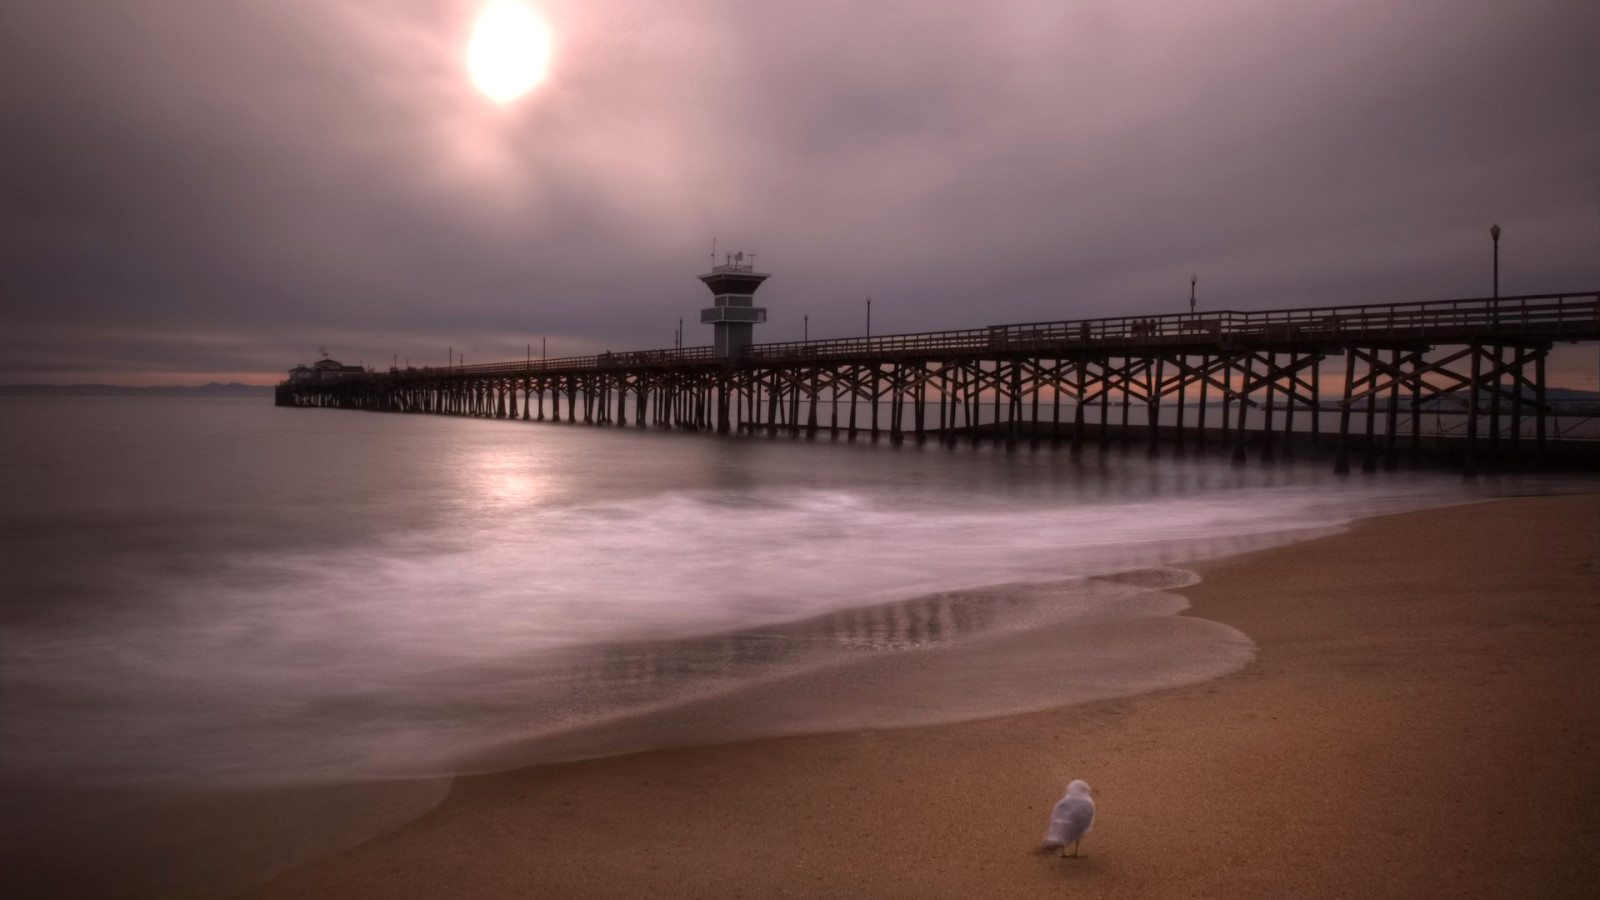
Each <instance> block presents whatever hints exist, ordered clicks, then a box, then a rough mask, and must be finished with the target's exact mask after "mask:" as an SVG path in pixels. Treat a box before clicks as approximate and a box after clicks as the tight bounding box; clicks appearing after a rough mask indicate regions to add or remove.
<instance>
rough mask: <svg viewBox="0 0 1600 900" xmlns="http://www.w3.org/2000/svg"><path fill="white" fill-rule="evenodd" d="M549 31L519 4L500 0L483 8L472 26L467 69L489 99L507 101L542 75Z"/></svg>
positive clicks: (547, 55) (520, 93) (497, 101)
mask: <svg viewBox="0 0 1600 900" xmlns="http://www.w3.org/2000/svg"><path fill="white" fill-rule="evenodd" d="M549 61H550V33H549V32H548V31H546V30H545V27H544V25H543V24H542V23H540V21H539V20H538V19H536V18H534V15H533V13H532V12H530V11H529V10H528V8H527V7H526V6H523V5H522V4H520V3H515V2H511V0H500V2H496V3H493V4H491V5H490V6H488V7H487V8H485V9H484V11H483V14H482V15H480V16H478V22H477V24H476V25H474V26H473V27H472V43H471V44H470V45H468V47H467V69H468V70H470V71H471V72H472V81H473V83H474V84H476V85H477V86H478V90H480V91H483V92H484V94H486V95H487V96H488V97H489V99H491V100H493V101H494V102H496V103H510V102H511V101H512V100H515V99H517V98H518V97H520V96H522V95H523V94H525V93H527V92H528V89H529V88H531V87H533V86H534V85H536V84H538V83H539V80H540V79H541V78H543V77H544V70H545V66H546V65H547V64H548V63H549Z"/></svg>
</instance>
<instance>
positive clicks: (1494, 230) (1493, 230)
mask: <svg viewBox="0 0 1600 900" xmlns="http://www.w3.org/2000/svg"><path fill="white" fill-rule="evenodd" d="M1489 237H1491V238H1493V239H1494V296H1495V298H1496V299H1499V297H1500V226H1499V225H1490V226H1489Z"/></svg>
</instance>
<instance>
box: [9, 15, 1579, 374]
mask: <svg viewBox="0 0 1600 900" xmlns="http://www.w3.org/2000/svg"><path fill="white" fill-rule="evenodd" d="M483 5H484V4H483V3H482V2H479V0H385V2H376V0H228V2H218V0H138V2H129V0H4V7H3V10H0V267H3V269H0V291H3V296H0V301H3V304H4V308H3V314H4V320H5V322H4V325H5V327H4V329H3V332H0V367H3V369H4V371H0V382H29V381H34V382H56V383H71V382H82V381H116V382H122V383H132V384H138V383H203V382H205V381H208V380H212V379H217V380H233V379H239V380H250V381H257V382H263V383H264V382H268V381H271V380H276V379H277V378H281V377H282V373H283V371H284V370H286V369H287V368H288V367H290V366H291V365H293V364H295V363H297V362H302V361H309V360H311V359H313V358H315V356H316V348H317V347H318V346H319V345H326V346H327V348H328V349H329V351H330V352H331V353H332V354H333V355H334V356H335V357H337V358H340V359H341V360H344V361H346V362H355V361H357V360H364V361H366V362H367V363H369V364H372V363H378V364H387V363H388V362H389V361H390V359H391V355H393V354H398V355H399V356H400V357H401V358H402V359H406V358H409V359H411V360H412V361H413V362H419V363H420V362H426V363H442V362H443V361H444V359H445V354H446V348H447V347H450V346H453V347H455V348H456V349H457V350H459V351H463V352H464V353H465V355H466V356H467V361H468V362H489V361H493V360H497V359H507V358H518V357H521V356H522V354H523V353H524V352H525V347H526V345H527V344H528V343H532V344H533V346H534V352H535V353H538V348H539V341H540V339H541V337H546V336H548V338H549V341H550V352H551V355H552V356H554V355H568V354H575V353H582V352H589V351H593V350H597V349H606V348H610V349H616V350H622V349H635V348H643V347H659V346H668V345H670V344H671V341H672V334H673V330H674V328H675V327H676V325H677V320H678V317H679V316H684V317H686V320H687V322H688V324H687V325H686V328H687V330H688V343H689V344H691V345H699V344H706V343H709V341H710V327H709V326H701V325H699V324H698V312H697V311H698V310H699V308H700V307H701V306H704V305H707V301H708V300H709V296H710V295H709V293H707V292H706V290H705V288H704V287H703V286H702V285H701V284H700V283H699V282H698V281H696V280H695V278H694V276H695V275H696V274H698V273H700V272H702V271H704V270H705V268H706V267H707V265H708V262H709V261H708V253H709V251H710V244H711V239H712V238H713V237H716V238H718V239H719V247H720V248H721V249H723V250H730V251H731V250H738V249H743V250H745V251H747V252H748V251H753V252H756V253H757V254H759V256H758V259H757V263H758V266H759V268H761V269H763V270H765V271H770V272H772V273H774V277H773V279H772V280H771V282H769V283H768V284H767V285H766V286H765V287H763V288H762V290H761V294H760V295H759V299H760V300H761V301H763V302H764V304H765V305H766V306H767V307H769V309H770V310H771V318H770V320H769V322H768V324H766V325H764V326H759V327H758V329H757V340H785V339H794V338H798V337H799V336H800V333H801V321H802V320H801V316H802V315H809V316H810V322H811V324H810V328H811V335H812V336H813V337H834V336H846V335H855V334H860V333H861V332H862V331H863V327H864V312H865V311H864V303H863V298H865V297H866V296H867V295H868V294H871V295H872V297H873V308H872V309H873V313H872V314H873V331H874V332H875V333H886V332H891V331H917V330H929V329H940V328H966V327H977V326H981V325H986V324H990V323H998V322H1018V321H1037V320H1046V319H1066V318H1076V317H1080V316H1096V315H1115V314H1124V313H1128V314H1145V313H1160V312H1173V311H1178V310H1180V309H1185V308H1186V307H1187V300H1188V286H1189V276H1190V274H1191V273H1196V274H1198V275H1199V292H1198V293H1199V301H1200V305H1201V307H1202V308H1207V307H1209V308H1234V309H1252V308H1268V307H1275V306H1304V305H1313V304H1322V303H1353V302H1368V301H1374V302H1375V301H1390V300H1422V299H1442V298H1452V297H1471V296H1484V295H1487V294H1488V293H1489V291H1490V288H1491V284H1490V259H1491V256H1490V240H1489V236H1488V228H1489V225H1490V224H1491V223H1493V222H1498V223H1499V224H1500V225H1501V226H1502V227H1503V228H1504V229H1505V233H1504V235H1503V237H1502V239H1501V273H1502V274H1501V288H1502V293H1533V292H1545V291H1559V290H1583V289H1593V288H1596V287H1600V4H1597V3H1595V2H1593V0H1407V2H1400V3H1397V2H1393V0H1385V2H1369V0H1282V2H1266V0H1212V2H1202V0H1194V2H1174V0H1160V2H1156V0H1092V2H1090V0H985V2H981V3H980V2H971V0H968V2H945V0H855V2H843V0H761V2H737V0H649V2H646V0H583V2H577V0H541V2H529V3H528V5H529V6H530V7H531V8H532V9H533V10H534V11H535V12H536V14H537V15H538V17H539V18H540V19H542V20H543V21H544V22H545V23H546V24H547V25H548V27H549V29H550V31H551V33H552V57H551V60H550V66H549V70H548V74H547V76H546V78H545V80H544V81H543V82H542V83H541V84H540V85H539V86H538V87H536V88H535V89H534V90H533V91H531V92H530V93H528V94H526V95H524V96H523V97H522V98H520V100H518V101H516V102H513V103H510V104H504V105H501V104H497V103H495V102H493V101H491V100H490V99H489V98H487V97H486V96H484V94H483V93H481V92H480V91H478V90H477V89H476V88H475V86H474V84H473V82H472V80H471V78H470V77H469V75H468V71H467V68H466V65H465V55H466V48H467V44H468V39H469V37H470V34H471V29H472V25H473V22H474V20H475V18H476V17H477V16H478V14H479V13H480V12H481V10H482V8H483ZM1591 380H1592V379H1591Z"/></svg>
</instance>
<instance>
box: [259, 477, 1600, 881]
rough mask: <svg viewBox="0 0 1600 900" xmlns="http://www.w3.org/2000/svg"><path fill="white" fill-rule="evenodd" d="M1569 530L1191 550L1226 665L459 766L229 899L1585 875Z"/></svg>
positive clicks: (1546, 509) (1561, 507) (1587, 859)
mask: <svg viewBox="0 0 1600 900" xmlns="http://www.w3.org/2000/svg"><path fill="white" fill-rule="evenodd" d="M1596 546H1600V495H1596V494H1577V495H1557V496H1548V497H1526V498H1513V499H1508V500H1500V501H1493V502H1489V503H1472V504H1466V505H1461V506H1453V507H1446V508H1442V509H1431V510H1424V511H1420V512H1408V513H1401V514H1397V515H1391V516H1385V517H1380V518H1374V519H1366V520H1360V521H1358V522H1356V523H1353V524H1352V525H1351V526H1350V528H1349V529H1348V530H1347V531H1345V532H1344V533H1341V534H1337V535H1333V536H1330V537H1325V538H1321V539H1317V540H1314V541H1310V542H1306V543H1300V544H1291V545H1288V546H1283V547H1276V548H1272V549H1269V550H1264V551H1256V552H1254V553H1249V554H1246V555H1244V556H1237V557H1230V558H1226V559H1221V560H1216V561H1213V562H1209V563H1200V564H1197V565H1194V566H1192V568H1195V569H1196V570H1197V571H1199V572H1200V573H1201V575H1202V577H1203V579H1204V580H1203V581H1202V582H1201V583H1200V584H1199V585H1196V586H1193V587H1189V588H1183V589H1179V590H1178V591H1177V593H1181V594H1183V595H1184V596H1186V597H1188V598H1190V600H1191V601H1192V607H1191V608H1190V609H1189V610H1188V611H1186V612H1185V613H1182V614H1180V615H1182V616H1190V617H1200V618H1204V619H1210V620H1213V621H1216V622H1221V623H1224V624H1226V625H1229V626H1232V627H1235V628H1238V629H1239V630H1241V631H1243V632H1244V633H1245V634H1247V635H1249V637H1250V638H1251V639H1252V640H1253V641H1254V642H1255V643H1256V646H1257V648H1258V657H1257V659H1256V661H1255V662H1254V663H1252V664H1251V665H1249V666H1247V667H1246V668H1245V669H1243V670H1242V671H1239V672H1236V673H1235V674H1232V675H1228V676H1225V677H1222V678H1220V679H1216V680H1210V681H1205V682H1201V683H1198V684H1193V685H1189V686H1186V687H1180V688H1173V689H1167V690H1163V691H1158V692H1155V693H1150V694H1141V695H1137V696H1132V697H1125V698H1121V699H1114V700H1105V701H1095V702H1090V703H1086V704H1081V705H1075V706H1069V707H1062V708H1057V709H1052V710H1048V711H1045V712H1036V713H1023V714H1018V715H1011V716H1006V717H1003V718H997V719H986V720H980V721H970V722H963V723H957V724H950V725H937V726H921V727H911V728H904V729H895V730H887V731H868V732H845V733H834V734H822V735H805V736H794V737H780V738H770V739H762V740H755V741H750V742H745V743H736V744H721V745H714V746H701V747H692V748H684V749H667V750H654V751H647V752H643V753H637V754H632V755H628V756H618V757H607V758H602V759H593V760H586V761H581V762H572V763H561V764H555V765H544V766H533V767H528V768H523V769H515V770H510V771H506V772H499V773H493V774H486V775H472V776H462V777H460V778H458V779H456V781H455V783H454V785H453V786H452V788H451V791H450V794H449V796H447V797H446V798H445V799H444V801H443V802H441V803H440V804H439V805H438V806H437V807H435V808H434V809H433V810H432V811H430V812H428V813H426V814H424V815H422V816H421V817H419V818H417V819H415V820H413V821H411V822H409V823H408V824H406V825H404V826H402V827H400V828H399V829H397V830H395V831H393V832H390V833H388V834H386V835H384V836H381V837H379V838H376V839H374V840H372V841H370V842H368V843H366V844H363V845H362V846H360V847H357V848H356V849H354V850H351V851H348V852H346V853H344V854H341V855H338V856H335V857H332V858H330V859H326V860H323V861H321V862H318V863H314V864H312V865H309V866H306V867H304V868H301V869H298V870H295V871H292V872H290V873H287V874H285V875H283V876H281V877H280V878H278V879H276V880H275V881H273V882H271V883H269V884H268V885H266V886H265V887H264V888H262V889H260V890H259V891H256V892H254V893H250V894H247V895H246V896H250V897H258V898H275V897H311V896H324V897H338V896H352V897H354V896H373V895H383V896H395V897H412V896H415V897H422V896H437V895H438V894H440V893H445V892H446V887H447V886H448V887H449V889H450V892H453V893H458V894H461V895H467V896H500V895H504V896H524V895H527V896H538V895H551V896H639V895H656V896H662V895H667V896H679V895H683V896H737V895H749V896H760V895H773V894H792V895H795V896H816V895H830V896H868V895H871V896H883V895H886V894H887V895H905V896H911V895H917V896H929V895H933V896H973V895H989V896H994V895H1006V896H1032V895H1039V896H1059V894H1060V892H1061V891H1063V890H1074V891H1076V890H1086V891H1092V892H1094V893H1095V894H1096V895H1099V896H1110V897H1116V896H1152V895H1154V896H1159V895H1162V894H1163V893H1167V894H1170V893H1172V892H1174V891H1177V890H1183V891H1186V892H1187V893H1190V894H1193V895H1201V896H1263V897H1265V896H1284V895H1288V894H1291V893H1293V894H1308V895H1313V896H1345V895H1351V896H1353V895H1356V894H1361V895H1364V896H1371V895H1374V894H1376V895H1383V896H1439V897H1444V896H1452V897H1459V896H1482V897H1498V896H1514V895H1539V896H1578V895H1580V894H1587V892H1588V887H1589V885H1591V884H1592V879H1593V877H1594V876H1595V875H1596V874H1597V866H1596V863H1595V862H1594V861H1593V860H1592V859H1591V856H1592V853H1591V849H1592V846H1593V844H1594V842H1595V840H1596V839H1597V837H1600V812H1597V809H1600V803H1597V801H1600V762H1597V761H1596V754H1595V752H1594V748H1595V747H1597V746H1600V678H1597V677H1596V676H1597V675H1600V603H1597V601H1595V600H1594V599H1593V598H1595V597H1600V575H1597V573H1596V570H1595V568H1594V566H1595V561H1594V557H1595V556H1596V554H1595V551H1594V550H1593V548H1594V547H1596ZM1357 558H1359V559H1364V560H1367V561H1368V562H1367V564H1366V565H1365V566H1364V567H1363V568H1362V570H1361V571H1353V570H1352V569H1351V566H1350V564H1349V560H1351V559H1357ZM1072 777H1084V778H1086V779H1087V780H1088V781H1089V782H1090V783H1091V784H1094V785H1095V787H1096V790H1097V792H1098V794H1099V803H1100V808H1101V819H1100V822H1099V823H1098V824H1097V829H1096V831H1095V833H1094V834H1093V835H1091V836H1090V838H1089V839H1088V840H1087V841H1086V842H1085V844H1084V851H1085V852H1086V853H1087V854H1089V855H1088V857H1087V858H1086V859H1082V860H1077V861H1071V860H1055V859H1052V858H1048V857H1038V856H1032V855H1030V851H1031V850H1032V849H1033V848H1034V847H1035V846H1036V845H1037V841H1038V838H1039V835H1040V834H1042V832H1043V827H1044V821H1045V818H1046V817H1047V815H1048V810H1049V808H1050V806H1051V805H1052V804H1053V803H1054V801H1055V799H1056V798H1057V797H1058V796H1059V794H1060V790H1061V785H1062V784H1064V783H1065V781H1066V780H1067V779H1069V778H1072Z"/></svg>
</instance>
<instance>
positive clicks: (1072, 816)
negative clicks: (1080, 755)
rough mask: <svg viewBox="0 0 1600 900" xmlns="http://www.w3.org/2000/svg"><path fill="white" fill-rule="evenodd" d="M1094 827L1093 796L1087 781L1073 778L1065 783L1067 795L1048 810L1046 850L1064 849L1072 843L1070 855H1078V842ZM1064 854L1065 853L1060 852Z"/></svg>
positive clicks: (1045, 836) (1045, 838)
mask: <svg viewBox="0 0 1600 900" xmlns="http://www.w3.org/2000/svg"><path fill="white" fill-rule="evenodd" d="M1093 827H1094V798H1092V797H1090V796H1089V783H1088V782H1087V781H1083V780H1080V779H1074V780H1073V781H1072V783H1071V784H1069V785H1067V795H1066V796H1065V797H1062V798H1061V802H1059V803H1057V804H1056V808H1055V809H1053V810H1051V811H1050V830H1049V831H1047V832H1045V835H1044V847H1045V849H1046V850H1055V849H1058V848H1061V849H1065V848H1066V846H1067V845H1068V844H1071V845H1072V855H1073V856H1077V855H1078V842H1079V841H1081V840H1083V836H1084V835H1086V834H1088V833H1089V829H1091V828H1093ZM1061 855H1062V856H1066V854H1065V853H1062V854H1061Z"/></svg>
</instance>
